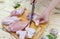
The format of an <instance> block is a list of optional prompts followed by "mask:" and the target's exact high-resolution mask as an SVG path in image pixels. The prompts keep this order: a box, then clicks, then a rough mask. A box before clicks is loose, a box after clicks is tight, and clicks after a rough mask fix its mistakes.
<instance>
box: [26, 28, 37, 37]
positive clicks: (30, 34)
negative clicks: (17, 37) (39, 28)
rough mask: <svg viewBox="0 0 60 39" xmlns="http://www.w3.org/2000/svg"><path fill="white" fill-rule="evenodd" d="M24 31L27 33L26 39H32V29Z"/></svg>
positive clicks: (33, 30) (33, 32)
mask: <svg viewBox="0 0 60 39" xmlns="http://www.w3.org/2000/svg"><path fill="white" fill-rule="evenodd" d="M25 30H26V32H27V34H26V37H27V38H32V37H33V36H34V34H35V32H36V31H35V29H33V28H26V29H25Z"/></svg>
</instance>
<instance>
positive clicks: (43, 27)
mask: <svg viewBox="0 0 60 39" xmlns="http://www.w3.org/2000/svg"><path fill="white" fill-rule="evenodd" d="M28 13H29V11H28V10H26V11H25V12H24V14H23V15H22V16H20V17H18V18H22V20H23V21H25V22H26V21H27V19H26V15H27V14H28ZM47 26H48V23H44V24H40V25H39V26H36V25H35V23H34V22H32V24H31V26H30V27H31V28H34V29H35V30H36V31H37V29H38V28H39V27H41V29H40V30H39V31H38V32H37V33H36V34H35V35H34V36H33V37H32V38H31V39H39V37H40V36H41V35H42V34H43V32H44V31H45V29H46V27H47ZM3 27H4V28H5V29H6V31H7V29H8V26H6V25H3ZM7 32H8V31H7ZM10 33H11V35H13V36H14V37H15V38H16V39H19V37H18V35H17V34H16V33H13V32H10ZM25 39H29V38H25Z"/></svg>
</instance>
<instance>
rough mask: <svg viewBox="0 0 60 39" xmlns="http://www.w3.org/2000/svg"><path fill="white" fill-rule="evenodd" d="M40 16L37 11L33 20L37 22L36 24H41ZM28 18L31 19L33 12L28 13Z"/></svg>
mask: <svg viewBox="0 0 60 39" xmlns="http://www.w3.org/2000/svg"><path fill="white" fill-rule="evenodd" d="M39 18H40V16H39V15H38V14H36V13H34V14H33V19H32V20H33V21H34V22H35V24H36V25H37V26H38V25H39V24H40V19H39ZM27 19H28V20H30V19H31V13H29V14H28V15H27Z"/></svg>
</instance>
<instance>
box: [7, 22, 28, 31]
mask: <svg viewBox="0 0 60 39" xmlns="http://www.w3.org/2000/svg"><path fill="white" fill-rule="evenodd" d="M28 24H29V22H22V21H17V22H15V23H13V24H11V25H9V29H8V30H9V31H12V32H16V31H18V30H23V29H24V28H25V27H26V26H27V25H28Z"/></svg>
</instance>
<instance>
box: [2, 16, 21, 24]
mask: <svg viewBox="0 0 60 39" xmlns="http://www.w3.org/2000/svg"><path fill="white" fill-rule="evenodd" d="M19 20H21V19H19V18H18V17H16V16H13V17H7V18H4V19H3V20H2V24H4V25H10V24H12V23H13V22H15V21H19Z"/></svg>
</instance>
